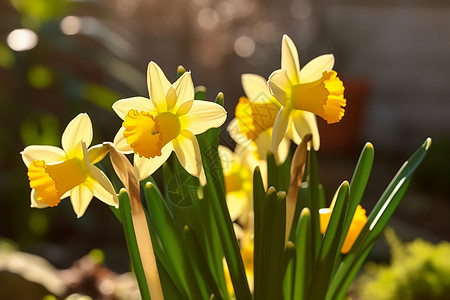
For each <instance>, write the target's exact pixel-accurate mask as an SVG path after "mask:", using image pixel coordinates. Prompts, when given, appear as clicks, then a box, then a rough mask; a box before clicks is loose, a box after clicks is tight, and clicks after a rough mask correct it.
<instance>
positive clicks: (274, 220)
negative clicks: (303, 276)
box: [254, 187, 286, 299]
mask: <svg viewBox="0 0 450 300" xmlns="http://www.w3.org/2000/svg"><path fill="white" fill-rule="evenodd" d="M255 222H256V220H255ZM285 222H286V193H285V192H280V193H277V192H276V190H275V188H273V187H270V188H269V189H268V190H267V194H266V197H265V199H264V203H263V205H262V218H261V225H258V226H260V228H261V229H260V230H261V231H260V233H261V240H260V241H259V242H258V244H256V245H255V247H258V246H260V249H255V251H258V252H259V255H260V257H259V261H258V262H257V263H259V266H258V267H257V269H258V273H255V274H254V276H255V292H254V296H255V299H281V298H282V284H283V274H284V264H280V262H283V261H284V249H285V235H284V234H285V229H286V225H285ZM255 226H256V224H255Z"/></svg>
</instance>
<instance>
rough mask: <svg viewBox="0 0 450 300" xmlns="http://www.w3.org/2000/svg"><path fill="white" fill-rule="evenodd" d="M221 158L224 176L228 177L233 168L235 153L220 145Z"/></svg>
mask: <svg viewBox="0 0 450 300" xmlns="http://www.w3.org/2000/svg"><path fill="white" fill-rule="evenodd" d="M218 151H219V157H220V162H221V164H222V170H223V175H224V176H227V175H228V174H229V173H230V171H231V166H232V164H233V162H234V160H235V155H234V153H233V151H231V150H230V149H228V148H227V147H225V146H222V145H219V149H218Z"/></svg>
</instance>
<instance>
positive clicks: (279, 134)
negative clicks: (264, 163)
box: [270, 107, 291, 153]
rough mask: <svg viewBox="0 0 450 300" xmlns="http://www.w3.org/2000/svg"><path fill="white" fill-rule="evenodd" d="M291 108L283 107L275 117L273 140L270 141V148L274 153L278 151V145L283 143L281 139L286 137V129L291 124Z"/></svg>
mask: <svg viewBox="0 0 450 300" xmlns="http://www.w3.org/2000/svg"><path fill="white" fill-rule="evenodd" d="M290 113H291V110H290V109H288V108H286V107H282V108H281V109H280V111H279V112H278V115H277V118H276V119H275V123H274V124H273V132H272V140H271V143H270V150H272V153H275V152H277V151H278V147H279V145H280V143H281V140H282V139H283V138H284V135H285V134H286V131H287V129H288V125H289V115H290Z"/></svg>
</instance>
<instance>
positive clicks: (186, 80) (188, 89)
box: [173, 72, 195, 107]
mask: <svg viewBox="0 0 450 300" xmlns="http://www.w3.org/2000/svg"><path fill="white" fill-rule="evenodd" d="M173 87H174V89H175V91H176V92H177V98H178V102H177V107H178V106H180V105H181V104H183V103H184V102H186V101H189V100H194V96H195V92H194V83H193V82H192V76H191V72H184V73H183V75H181V77H180V78H178V80H177V81H175V83H174V84H173Z"/></svg>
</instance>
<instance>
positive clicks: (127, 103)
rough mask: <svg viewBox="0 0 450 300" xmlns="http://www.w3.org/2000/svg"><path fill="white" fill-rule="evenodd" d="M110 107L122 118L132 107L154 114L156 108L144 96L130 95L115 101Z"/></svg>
mask: <svg viewBox="0 0 450 300" xmlns="http://www.w3.org/2000/svg"><path fill="white" fill-rule="evenodd" d="M112 108H113V110H114V111H115V112H116V114H117V115H118V116H119V117H120V118H121V119H122V120H123V119H125V116H126V115H127V114H128V112H129V111H130V110H132V109H136V110H138V111H145V112H149V113H151V114H156V108H155V106H154V105H153V102H152V101H151V100H150V99H147V98H144V97H132V98H127V99H122V100H119V101H116V102H115V103H114V104H113V106H112Z"/></svg>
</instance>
